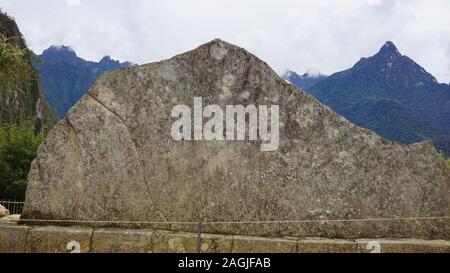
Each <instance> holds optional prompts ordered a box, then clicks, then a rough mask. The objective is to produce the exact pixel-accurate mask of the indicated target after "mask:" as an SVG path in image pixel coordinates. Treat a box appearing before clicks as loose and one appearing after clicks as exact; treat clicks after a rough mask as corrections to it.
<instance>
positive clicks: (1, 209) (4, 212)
mask: <svg viewBox="0 0 450 273" xmlns="http://www.w3.org/2000/svg"><path fill="white" fill-rule="evenodd" d="M5 216H9V210H7V209H6V208H5V207H4V206H2V205H0V218H2V217H5Z"/></svg>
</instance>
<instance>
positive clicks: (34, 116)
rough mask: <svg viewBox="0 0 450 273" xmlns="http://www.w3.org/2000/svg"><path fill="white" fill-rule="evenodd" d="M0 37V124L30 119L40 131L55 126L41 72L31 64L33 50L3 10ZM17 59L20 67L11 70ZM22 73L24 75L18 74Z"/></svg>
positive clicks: (54, 118) (0, 17)
mask: <svg viewBox="0 0 450 273" xmlns="http://www.w3.org/2000/svg"><path fill="white" fill-rule="evenodd" d="M0 36H1V37H2V41H3V42H2V48H3V50H2V51H3V52H1V53H0V54H3V57H5V58H2V60H3V61H2V62H0V74H1V75H5V77H4V78H3V79H2V81H1V82H0V85H1V88H0V125H1V124H5V123H17V124H18V123H21V122H23V121H31V122H32V123H33V125H34V126H35V128H36V129H37V131H41V130H42V129H43V128H44V127H52V126H53V125H54V124H55V123H56V121H57V117H56V115H55V113H54V112H53V110H52V109H51V107H49V105H48V103H47V101H46V100H45V98H44V97H43V96H42V92H41V87H40V80H39V74H38V72H37V71H36V70H35V69H34V68H33V67H32V52H31V51H30V50H29V49H28V48H27V46H26V43H25V40H24V38H23V37H22V34H21V33H20V31H19V28H18V27H17V24H16V22H15V21H14V20H13V19H12V18H11V17H9V16H8V15H6V14H4V13H2V12H1V11H0ZM14 50H16V51H22V52H23V57H22V56H15V55H13V58H9V59H8V58H6V57H7V56H5V55H7V54H8V52H11V51H14ZM16 62H21V63H22V64H21V66H17V67H19V69H16V71H9V70H10V69H12V68H13V67H14V65H15V63H16ZM15 75H20V76H21V77H15Z"/></svg>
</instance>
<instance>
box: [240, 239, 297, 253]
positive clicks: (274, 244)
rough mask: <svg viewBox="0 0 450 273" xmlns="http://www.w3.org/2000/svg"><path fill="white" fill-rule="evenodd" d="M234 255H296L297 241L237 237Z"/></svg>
mask: <svg viewBox="0 0 450 273" xmlns="http://www.w3.org/2000/svg"><path fill="white" fill-rule="evenodd" d="M233 252H234V253H296V252H297V241H295V240H287V239H271V238H256V237H244V236H235V237H234V241H233Z"/></svg>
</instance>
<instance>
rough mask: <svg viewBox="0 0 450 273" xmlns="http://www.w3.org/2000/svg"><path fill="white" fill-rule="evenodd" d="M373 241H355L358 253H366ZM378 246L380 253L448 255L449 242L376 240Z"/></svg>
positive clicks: (449, 250) (449, 249)
mask: <svg viewBox="0 0 450 273" xmlns="http://www.w3.org/2000/svg"><path fill="white" fill-rule="evenodd" d="M371 241H374V240H368V239H364V240H357V244H358V252H359V253H368V252H370V250H367V248H368V247H367V243H368V242H371ZM376 241H377V242H378V243H379V244H380V247H381V248H380V252H381V253H450V242H448V241H439V240H437V241H425V240H416V239H414V240H412V239H408V240H389V239H382V240H376Z"/></svg>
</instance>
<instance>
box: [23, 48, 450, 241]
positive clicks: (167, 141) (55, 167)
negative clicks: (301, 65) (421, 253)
mask: <svg viewBox="0 0 450 273" xmlns="http://www.w3.org/2000/svg"><path fill="white" fill-rule="evenodd" d="M195 97H199V98H202V99H203V104H205V105H218V106H220V107H222V108H223V109H225V108H226V106H227V105H244V106H247V105H256V106H259V105H269V106H270V105H278V106H279V121H280V124H279V125H280V128H279V132H280V135H279V138H280V141H279V146H278V149H277V150H274V151H270V152H263V151H261V149H260V147H261V140H256V141H250V140H245V141H227V140H223V141H198V140H197V141H195V140H181V141H176V140H174V139H173V137H172V135H171V129H172V125H173V122H174V120H175V119H174V118H173V117H172V116H171V113H172V109H173V107H175V106H176V105H186V106H189V107H191V108H193V103H194V98H195ZM247 121H248V120H247ZM449 185H450V174H449V170H448V169H447V168H446V166H445V165H444V163H443V161H442V160H441V158H440V155H439V154H438V153H437V152H436V150H435V148H434V147H433V145H432V143H420V144H416V145H401V144H397V143H394V142H390V141H387V140H385V139H383V138H381V137H379V136H378V135H376V134H375V133H373V132H371V131H369V130H366V129H363V128H359V127H357V126H356V125H354V124H352V123H350V122H349V121H347V120H346V119H344V118H343V117H341V116H339V115H337V114H336V113H334V112H333V111H332V110H330V109H329V108H327V107H325V106H324V105H322V104H320V103H319V102H318V101H317V100H315V99H314V98H313V97H311V96H310V95H308V94H306V93H305V92H303V91H302V90H299V89H297V88H296V87H294V86H293V85H291V84H289V83H288V82H285V81H284V80H282V79H281V78H280V77H279V76H278V75H277V74H276V73H275V72H274V71H273V70H272V69H271V68H270V67H269V66H268V65H267V64H266V63H265V62H263V61H261V60H260V59H258V58H257V57H255V56H254V55H252V54H250V53H249V52H247V51H246V50H244V49H242V48H239V47H237V46H234V45H231V44H229V43H226V42H224V41H221V40H214V41H212V42H210V43H207V44H205V45H202V46H200V47H198V48H197V49H195V50H192V51H190V52H187V53H184V54H181V55H178V56H175V57H173V58H172V59H169V60H165V61H161V62H156V63H151V64H147V65H142V66H138V67H131V68H125V69H121V70H118V71H113V72H108V73H105V74H104V75H103V76H102V77H101V78H100V79H99V80H98V81H97V82H96V84H95V85H94V86H93V87H92V89H91V90H90V91H89V92H88V93H87V94H86V95H85V96H84V97H83V98H82V99H81V101H79V102H78V103H77V104H76V105H75V106H74V107H73V108H72V109H71V110H70V112H69V113H68V115H67V118H65V119H63V120H61V121H60V122H59V123H58V124H57V126H56V127H55V128H54V129H53V130H52V131H51V133H50V134H49V135H48V137H47V138H46V140H45V142H44V143H43V144H42V145H41V146H40V148H39V151H38V155H37V158H36V160H35V161H34V162H33V163H32V167H31V171H30V174H29V185H28V189H27V195H26V204H25V208H24V212H23V214H22V219H23V220H24V221H27V220H39V219H41V220H70V221H79V220H83V221H140V222H166V223H172V224H171V225H169V228H170V229H177V230H186V231H189V230H195V228H196V227H197V225H189V224H188V223H191V222H192V223H196V222H203V225H202V227H203V231H205V232H210V233H212V232H213V233H224V234H225V233H226V234H243V235H265V236H298V237H319V236H321V237H347V238H353V237H415V238H448V236H449V233H450V231H449V230H450V228H449V227H450V225H449V220H448V218H446V217H448V216H450V209H449V208H450V206H449V204H450V192H449ZM330 220H332V221H330ZM336 220H337V221H336ZM173 222H176V223H173ZM184 222H187V223H184ZM110 223H111V222H110Z"/></svg>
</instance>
